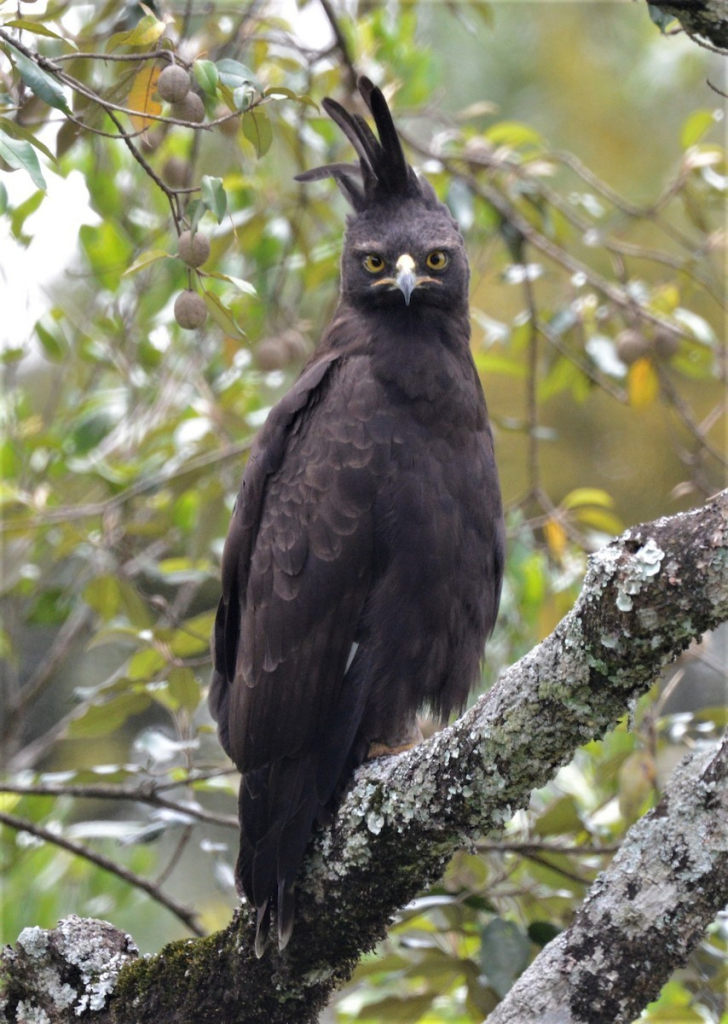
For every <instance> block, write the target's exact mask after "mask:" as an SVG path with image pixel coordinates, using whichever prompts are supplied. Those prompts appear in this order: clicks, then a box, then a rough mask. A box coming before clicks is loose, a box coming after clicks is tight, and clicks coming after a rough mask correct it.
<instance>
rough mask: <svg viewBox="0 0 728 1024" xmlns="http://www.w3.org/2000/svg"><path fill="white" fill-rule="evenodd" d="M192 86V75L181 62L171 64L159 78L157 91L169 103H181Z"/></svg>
mask: <svg viewBox="0 0 728 1024" xmlns="http://www.w3.org/2000/svg"><path fill="white" fill-rule="evenodd" d="M191 88H192V82H191V81H190V76H189V74H188V72H187V71H185V69H184V68H181V67H180V66H179V64H170V65H169V66H168V67H166V68H165V69H164V71H162V72H161V74H160V76H159V78H158V79H157V92H158V93H159V95H160V96H161V97H162V99H163V100H166V102H167V103H181V102H182V100H183V99H184V98H185V96H186V95H187V93H188V92H189V91H190V89H191Z"/></svg>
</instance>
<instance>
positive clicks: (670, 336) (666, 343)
mask: <svg viewBox="0 0 728 1024" xmlns="http://www.w3.org/2000/svg"><path fill="white" fill-rule="evenodd" d="M654 345H655V352H656V353H657V355H658V356H659V358H660V359H671V358H672V357H673V356H674V355H675V353H676V352H677V350H678V349H679V348H680V338H679V336H678V335H677V334H675V332H674V331H671V330H670V328H669V327H658V328H657V330H656V331H655V341H654Z"/></svg>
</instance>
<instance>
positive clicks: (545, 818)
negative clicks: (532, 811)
mask: <svg viewBox="0 0 728 1024" xmlns="http://www.w3.org/2000/svg"><path fill="white" fill-rule="evenodd" d="M583 827H584V823H583V822H582V820H581V818H580V817H579V812H578V810H577V807H576V801H575V800H574V798H573V796H562V797H559V799H558V800H556V801H554V803H552V804H550V805H549V806H548V807H547V808H546V810H545V811H544V812H543V814H540V815H539V817H538V818H537V819H536V823H535V826H534V831H535V832H536V834H537V835H539V836H550V835H563V834H564V833H567V832H580V831H581V830H582V829H583Z"/></svg>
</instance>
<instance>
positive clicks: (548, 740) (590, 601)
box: [58, 491, 728, 1024]
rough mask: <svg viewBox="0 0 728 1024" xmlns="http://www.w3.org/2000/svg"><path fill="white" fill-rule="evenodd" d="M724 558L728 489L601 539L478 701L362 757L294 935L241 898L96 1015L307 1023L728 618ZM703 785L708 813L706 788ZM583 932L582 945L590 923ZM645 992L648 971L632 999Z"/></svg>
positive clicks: (150, 964) (314, 859) (684, 882)
mask: <svg viewBox="0 0 728 1024" xmlns="http://www.w3.org/2000/svg"><path fill="white" fill-rule="evenodd" d="M727 566H728V491H724V492H723V493H722V494H720V495H718V496H717V497H716V498H714V499H712V500H711V501H709V502H708V503H707V504H706V505H705V506H703V507H702V508H700V509H697V510H695V511H693V512H689V513H683V514H679V515H675V516H672V517H670V518H666V519H660V520H657V521H656V522H654V523H647V524H644V525H642V526H637V527H633V528H631V529H630V530H628V531H626V533H625V534H623V536H622V537H621V538H619V539H617V540H615V541H613V542H612V543H611V544H609V545H608V546H607V547H606V548H604V549H603V550H602V551H600V552H598V553H597V554H596V555H594V556H592V558H591V559H590V563H589V569H588V572H587V575H586V579H585V582H584V587H583V589H582V593H581V595H580V597H579V599H578V601H577V603H576V605H575V607H574V608H573V610H572V611H571V612H570V613H569V615H567V616H566V618H565V619H564V620H563V621H562V622H561V623H560V624H559V626H558V627H557V628H556V630H555V631H554V632H553V633H552V635H551V636H550V637H548V638H547V639H546V640H544V641H543V643H541V644H540V645H539V646H538V647H536V648H535V649H534V650H533V651H531V652H530V654H528V655H526V656H525V657H524V658H522V659H521V660H520V661H519V662H518V663H517V664H516V665H514V666H512V667H511V668H510V669H509V670H508V671H506V672H505V673H503V675H502V676H501V678H500V679H499V681H498V683H497V684H496V685H495V686H494V687H493V689H492V690H491V691H490V692H489V693H488V694H486V695H485V696H484V697H482V698H481V699H480V700H479V701H478V702H477V703H476V704H475V705H474V707H473V708H472V709H471V710H470V711H468V712H467V713H466V714H465V715H464V716H463V717H462V718H461V719H459V720H458V721H457V722H456V723H455V724H454V725H452V726H451V727H450V728H448V729H445V730H443V731H442V732H440V733H439V734H437V735H436V736H434V737H433V738H432V739H431V740H429V741H428V742H427V743H423V744H421V745H420V746H419V747H417V748H415V749H414V750H412V751H409V752H408V753H406V754H403V755H401V756H400V757H389V758H382V759H380V760H378V761H376V762H372V763H369V764H367V765H365V766H364V767H363V768H362V769H360V770H359V772H358V773H357V775H356V777H355V781H354V785H353V787H352V789H351V791H350V793H349V795H348V797H347V798H346V800H345V801H344V803H343V805H342V807H341V808H340V810H339V813H338V815H337V817H336V820H335V821H334V823H333V825H332V827H331V828H330V829H327V830H325V831H320V832H319V833H317V835H316V837H315V839H314V841H313V842H312V844H311V848H310V852H309V856H308V858H307V861H306V863H305V865H304V870H303V872H302V877H301V880H300V884H299V893H298V903H297V916H296V928H295V930H294V933H293V937H292V939H291V941H290V943H289V945H288V947H287V948H286V950H285V952H284V953H279V952H278V951H277V950H275V949H271V948H269V950H268V951H267V952H266V954H265V955H264V956H263V957H262V958H261V959H260V960H258V959H256V957H255V955H254V954H253V934H254V930H255V925H254V914H252V913H251V912H250V909H249V908H248V907H247V906H243V908H242V909H241V911H240V912H239V914H237V915H236V917H235V919H234V920H233V922H232V923H231V924H230V926H229V927H228V928H227V929H226V930H225V931H223V932H219V933H217V934H216V935H212V936H209V937H208V938H206V939H203V940H200V941H198V942H194V941H188V942H181V943H173V944H171V945H170V946H167V947H166V948H165V949H164V950H163V951H162V952H161V953H160V954H159V955H158V956H157V957H152V958H145V959H144V960H143V961H135V962H133V963H131V964H129V965H128V966H127V967H125V968H124V970H123V971H122V973H121V975H120V977H119V984H118V985H117V988H116V990H115V992H114V996H113V998H112V1000H111V1002H110V1005H109V1008H108V1011H106V1012H104V1013H102V1014H99V1015H98V1016H97V1017H95V1018H94V1019H95V1020H98V1021H103V1022H104V1024H106V1022H122V1021H124V1022H126V1021H129V1020H132V1019H133V1020H134V1021H135V1022H136V1024H146V1022H152V1021H154V1022H158V1021H160V1020H164V1021H165V1024H176V1022H179V1024H182V1022H185V1024H186V1022H191V1021H200V1020H212V1019H224V1020H225V1021H226V1022H228V1024H243V1022H245V1024H257V1022H261V1024H263V1022H265V1024H290V1021H292V1020H295V1021H297V1022H300V1024H307V1022H311V1024H312V1022H313V1021H315V1020H316V1019H317V1014H318V1013H319V1011H320V1009H321V1008H322V1006H324V1005H325V1003H326V1002H327V1000H328V998H329V996H330V994H331V992H332V991H333V990H334V989H336V988H337V987H339V986H340V985H341V984H343V983H344V982H345V981H346V980H347V979H348V978H349V977H350V975H351V972H352V970H353V968H354V966H355V964H356V962H357V961H358V959H359V957H360V956H361V954H362V953H363V952H365V951H367V950H369V949H371V948H372V947H373V946H374V944H375V943H376V942H377V941H378V940H379V939H380V938H381V937H382V936H383V935H384V933H385V929H386V926H387V923H388V921H389V919H390V918H391V916H392V915H393V914H394V913H395V911H396V910H397V909H398V908H400V907H402V906H404V905H406V904H407V903H408V902H409V901H410V900H411V899H412V898H413V897H414V896H416V895H417V894H418V893H419V892H421V890H422V889H423V888H424V887H425V886H426V885H427V884H428V883H429V882H431V881H433V880H434V879H436V878H438V877H439V876H440V875H441V873H442V871H443V869H444V867H445V865H446V863H447V861H448V860H449V858H450V857H451V855H452V854H453V853H454V851H455V850H456V849H458V848H460V847H462V846H467V845H470V844H472V842H473V840H474V839H475V838H476V837H477V836H478V835H480V834H483V833H486V832H489V831H491V830H492V829H494V828H498V827H499V826H500V825H502V823H503V822H504V821H506V820H508V818H510V816H511V814H512V812H513V810H514V809H515V808H516V807H521V806H524V805H525V804H526V802H527V800H528V796H529V794H530V792H531V790H532V789H533V788H535V787H538V786H543V785H544V783H545V782H546V781H547V780H548V779H549V778H550V777H551V776H552V775H553V773H554V771H555V770H556V769H557V768H558V766H559V765H561V764H563V763H565V762H566V761H568V760H569V759H570V757H571V756H572V754H573V752H574V750H575V749H576V748H577V747H578V746H581V745H582V744H583V743H585V742H587V741H589V740H590V739H592V738H594V737H596V736H600V735H602V734H603V733H604V732H605V730H607V729H609V728H610V727H612V726H613V725H614V724H615V723H616V721H617V720H618V719H619V717H620V716H621V715H622V714H623V713H624V711H625V709H626V708H627V707H629V705H630V704H631V703H632V702H633V701H634V700H635V699H636V698H637V697H638V696H640V694H642V693H644V692H645V691H646V690H647V689H648V688H649V686H650V685H651V683H652V682H653V681H654V679H655V678H656V676H657V675H658V674H659V672H660V671H661V670H662V668H664V666H665V665H667V664H668V663H669V662H670V661H672V660H673V659H674V658H675V657H676V656H677V655H678V654H679V653H680V652H681V651H682V650H684V649H685V648H686V647H687V646H688V644H689V643H690V642H691V640H692V639H694V638H695V637H697V636H700V635H701V634H702V633H703V632H704V631H705V630H708V629H712V628H715V627H716V626H718V625H719V624H720V623H721V622H724V621H726V620H728V570H727V568H726V567H727ZM701 763H702V762H701ZM706 770H707V769H706ZM706 778H707V777H706ZM706 785H707V783H706ZM696 789H697V792H698V797H699V799H698V798H696V803H697V805H698V806H697V807H696V810H695V814H696V815H699V814H700V813H701V812H700V810H699V805H701V804H702V805H705V800H706V799H707V790H705V789H704V788H702V789H701V788H700V787H696ZM681 792H682V790H681ZM701 793H702V794H703V797H701V796H700V794H701ZM685 799H686V800H687V796H686V797H685ZM660 822H661V819H660V817H659V815H658V814H655V813H653V814H652V815H651V816H650V817H649V818H648V819H647V820H646V821H645V823H644V824H643V825H642V826H641V827H642V828H643V829H644V830H647V829H656V830H657V832H656V833H655V834H656V835H659V834H660V833H659V829H660ZM638 838H639V837H638ZM640 849H644V841H642V840H641V841H640ZM663 849H664V846H663ZM690 849H691V850H694V847H693V846H691V847H690ZM625 856H626V857H629V854H626V855H625ZM691 857H692V853H691V854H690V858H691ZM690 858H688V860H689V861H690V863H688V862H686V869H685V871H683V872H682V873H681V872H680V870H679V864H677V865H675V866H674V871H675V875H674V884H675V885H676V886H679V887H680V888H681V889H685V890H689V889H690V887H691V886H693V885H694V884H695V878H696V872H695V870H694V869H693V867H691V864H692V861H691V860H690ZM621 862H622V863H624V859H622V861H621ZM599 884H600V883H598V884H597V885H598V886H599ZM598 891H599V889H598V888H597V893H598ZM716 893H717V890H716ZM591 908H592V904H589V907H588V909H585V912H584V913H585V915H587V916H585V917H584V920H585V921H589V920H591V919H592V918H591V916H589V915H591V912H592V910H591ZM660 934H661V936H662V941H663V943H664V945H663V948H662V949H661V950H658V949H657V948H655V949H650V956H653V955H655V956H657V955H658V953H659V954H660V956H661V958H662V962H663V963H664V964H665V965H668V966H669V965H671V966H677V965H678V964H679V963H680V962H681V959H682V958H683V957H684V955H685V952H686V951H687V949H689V948H690V945H691V944H694V942H695V941H697V937H698V935H699V928H698V927H695V928H693V929H692V930H691V931H690V933H689V936H688V937H687V939H686V941H685V942H680V943H674V942H672V941H670V942H668V941H666V940H665V939H664V934H663V933H660ZM671 937H672V938H674V935H671ZM592 938H593V941H594V942H595V943H596V942H598V941H599V939H600V936H599V935H595V936H593V937H592ZM579 941H580V942H581V943H582V948H585V946H584V943H586V941H587V940H586V938H585V935H584V934H583V933H581V932H580V933H579ZM659 941H660V936H658V935H656V934H655V933H653V938H652V942H653V943H655V944H656V943H658V942H659ZM640 950H641V952H640V953H639V954H638V955H643V947H640ZM643 969H645V970H646V965H645V964H643ZM649 997H650V996H649V993H648V992H647V990H646V989H644V990H641V994H640V995H639V998H638V999H637V1001H639V1002H640V1005H643V1002H642V1000H643V999H644V1000H645V1001H646V999H647V998H649ZM58 1019H59V1020H62V1019H68V1020H70V1019H71V1017H70V1015H69V1016H67V1017H66V1018H61V1017H59V1018H58ZM555 1019H556V1018H554V1020H555ZM602 1019H606V1018H602Z"/></svg>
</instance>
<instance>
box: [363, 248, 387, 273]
mask: <svg viewBox="0 0 728 1024" xmlns="http://www.w3.org/2000/svg"><path fill="white" fill-rule="evenodd" d="M364 269H365V270H368V271H369V273H370V274H378V273H379V272H380V270H384V260H383V259H382V257H381V256H380V255H379V253H378V252H370V253H367V255H366V256H365V257H364Z"/></svg>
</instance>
